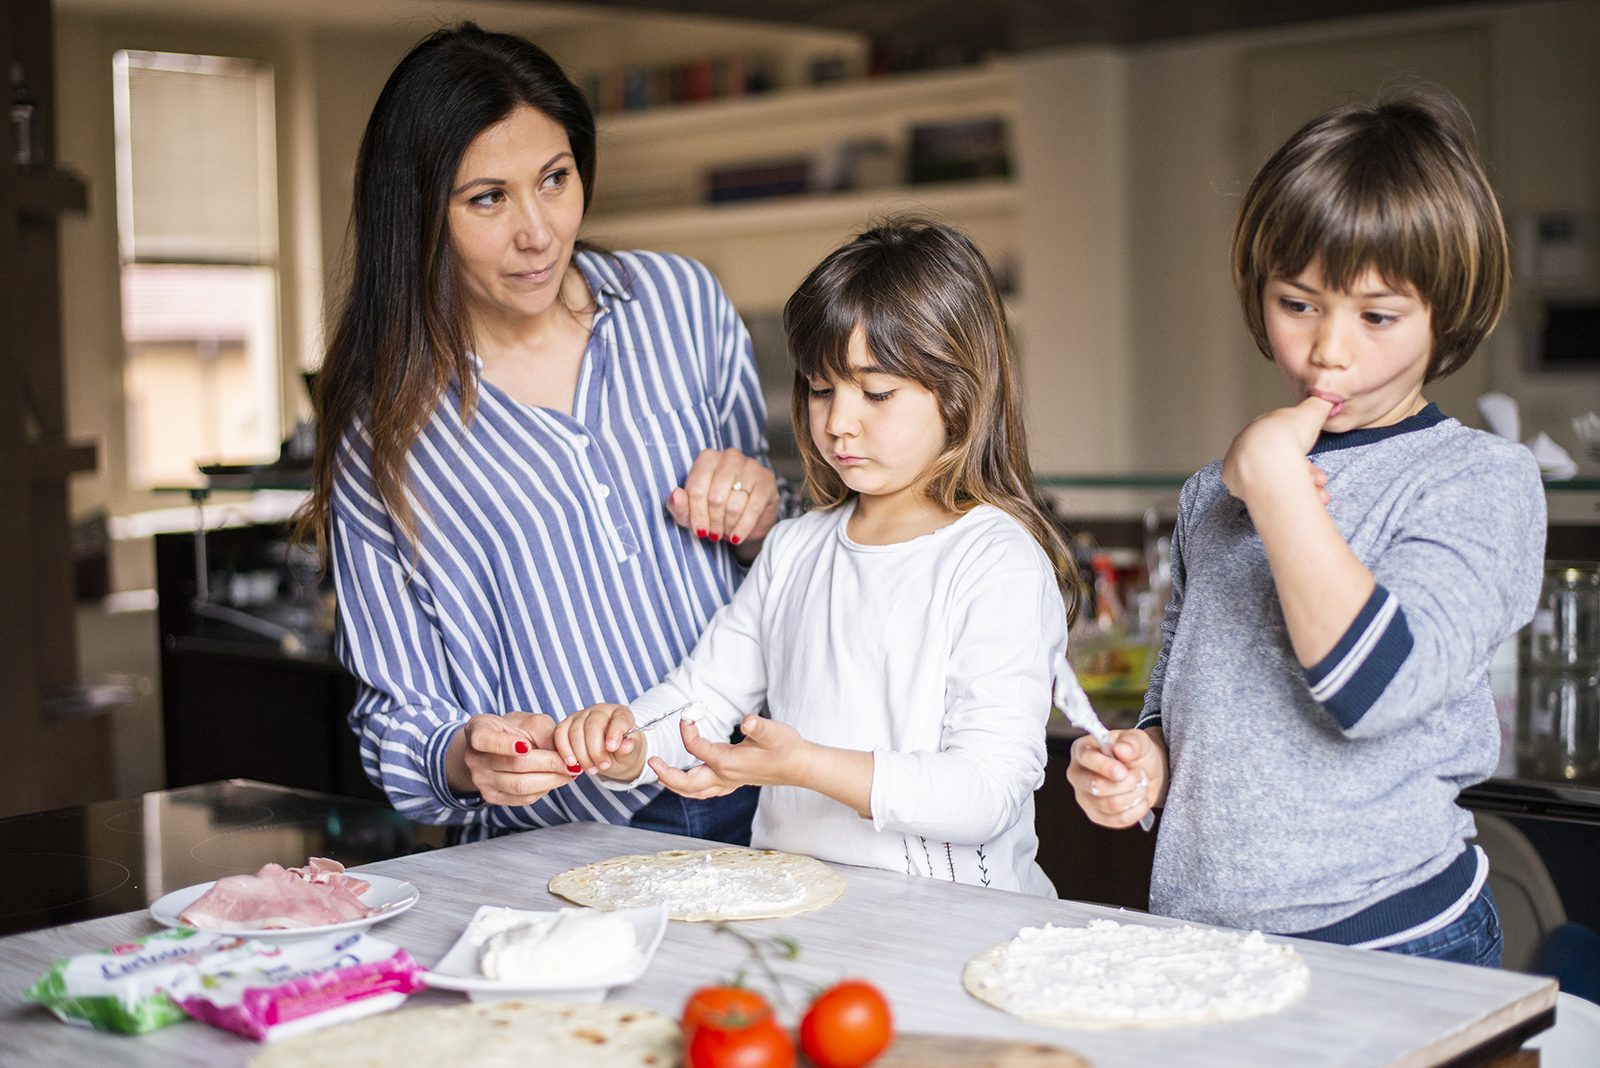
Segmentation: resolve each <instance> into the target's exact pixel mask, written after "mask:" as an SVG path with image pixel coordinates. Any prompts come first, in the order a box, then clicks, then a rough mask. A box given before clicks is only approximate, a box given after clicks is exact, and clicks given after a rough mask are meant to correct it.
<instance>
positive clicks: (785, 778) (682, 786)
mask: <svg viewBox="0 0 1600 1068" xmlns="http://www.w3.org/2000/svg"><path fill="white" fill-rule="evenodd" d="M739 729H740V730H741V731H743V732H744V741H742V742H740V743H739V744H738V745H730V744H728V743H727V742H713V741H709V740H707V739H705V738H703V737H701V736H700V729H699V728H698V727H696V726H695V725H694V724H693V723H689V722H687V721H682V722H680V723H679V724H678V730H679V731H680V732H681V733H682V735H683V745H684V748H686V749H688V750H689V754H690V755H691V756H693V757H696V758H697V759H699V760H700V761H701V762H702V763H701V765H700V766H699V767H697V768H690V769H688V770H687V771H679V770H678V769H677V768H673V767H669V766H668V765H667V762H666V761H664V760H662V759H661V758H660V757H652V758H651V760H650V766H651V767H652V768H654V769H655V773H656V777H657V778H659V779H660V780H661V785H663V786H665V787H666V788H667V789H669V790H671V791H672V792H673V793H675V794H682V795H683V796H684V797H721V796H722V795H723V794H729V793H732V792H733V791H734V790H736V789H738V788H739V787H741V786H806V785H809V783H807V782H806V781H805V779H806V775H805V771H804V768H805V763H806V758H807V756H808V755H809V752H810V749H811V743H810V742H808V741H806V740H805V739H804V738H802V737H801V736H800V732H799V731H797V730H795V729H794V728H793V727H791V726H789V725H788V724H787V723H778V722H777V721H775V720H770V719H762V718H761V717H760V716H746V717H744V722H743V723H741V724H739Z"/></svg>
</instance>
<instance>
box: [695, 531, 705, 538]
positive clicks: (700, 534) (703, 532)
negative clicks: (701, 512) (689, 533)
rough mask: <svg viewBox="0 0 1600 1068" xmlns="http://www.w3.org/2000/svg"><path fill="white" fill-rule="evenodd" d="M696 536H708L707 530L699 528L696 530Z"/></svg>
mask: <svg viewBox="0 0 1600 1068" xmlns="http://www.w3.org/2000/svg"><path fill="white" fill-rule="evenodd" d="M694 536H695V537H697V538H703V537H705V536H706V532H705V531H703V530H697V531H695V532H694Z"/></svg>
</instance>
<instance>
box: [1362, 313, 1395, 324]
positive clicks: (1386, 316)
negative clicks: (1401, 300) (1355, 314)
mask: <svg viewBox="0 0 1600 1068" xmlns="http://www.w3.org/2000/svg"><path fill="white" fill-rule="evenodd" d="M1361 317H1362V318H1363V319H1365V320H1366V321H1367V322H1369V323H1371V324H1372V325H1373V326H1388V325H1389V324H1390V323H1393V322H1397V321H1398V320H1399V319H1400V316H1398V315H1391V314H1390V313H1388V312H1362V313H1361Z"/></svg>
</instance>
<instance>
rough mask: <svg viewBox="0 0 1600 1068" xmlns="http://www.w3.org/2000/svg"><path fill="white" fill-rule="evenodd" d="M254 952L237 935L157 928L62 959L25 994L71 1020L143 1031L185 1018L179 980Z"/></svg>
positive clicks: (129, 1031)
mask: <svg viewBox="0 0 1600 1068" xmlns="http://www.w3.org/2000/svg"><path fill="white" fill-rule="evenodd" d="M251 952H252V947H251V943H249V942H247V941H246V940H245V939H243V938H239V937H237V936H235V935H220V934H207V933H205V932H203V931H191V930H168V931H157V932H156V933H155V934H153V935H150V936H148V937H146V938H138V939H134V940H133V941H131V942H122V943H119V944H118V945H115V946H111V947H109V948H107V949H102V950H99V951H97V952H94V953H80V954H78V955H77V956H74V957H68V958H66V959H65V960H58V961H56V962H55V963H54V964H52V965H50V969H49V971H47V972H45V974H44V976H43V977H42V978H40V980H39V981H38V982H37V983H34V984H33V986H31V987H29V988H28V989H27V990H26V991H25V992H24V993H23V995H22V997H23V999H24V1000H25V1001H32V1002H36V1003H37V1004H40V1005H43V1006H44V1007H45V1008H47V1009H49V1010H50V1011H51V1012H53V1013H55V1014H56V1016H58V1017H60V1018H61V1019H62V1020H65V1021H66V1022H67V1023H69V1024H77V1025H80V1026H84V1027H93V1028H96V1029H98V1030H101V1031H115V1032H118V1033H121V1034H125V1035H141V1034H144V1033H145V1032H146V1031H154V1030H155V1029H156V1028H158V1027H165V1026H167V1025H168V1024H170V1023H175V1022H177V1021H178V1020H181V1019H183V1018H184V1013H183V1010H182V1009H180V1008H179V1007H178V1006H177V1005H176V1004H175V1003H174V1002H173V1001H172V999H171V997H169V996H168V993H167V991H168V990H170V989H171V987H172V985H173V984H174V983H176V982H178V980H179V979H181V978H182V977H184V976H186V975H193V974H196V973H198V972H199V971H200V970H201V969H203V968H207V967H213V966H225V965H226V963H227V962H228V961H230V960H234V959H237V958H240V957H244V956H248V955H249V954H250V953H251Z"/></svg>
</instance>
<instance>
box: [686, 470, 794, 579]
mask: <svg viewBox="0 0 1600 1068" xmlns="http://www.w3.org/2000/svg"><path fill="white" fill-rule="evenodd" d="M667 511H668V512H670V513H671V514H672V520H673V522H675V523H677V524H678V525H679V526H680V527H683V528H684V529H685V530H692V531H694V532H695V536H696V537H700V538H709V539H711V540H712V541H721V540H724V539H726V541H727V542H728V544H729V545H732V546H734V553H735V555H737V556H738V557H739V559H741V560H744V561H750V560H754V559H755V557H756V552H757V551H758V550H759V549H760V545H761V539H762V538H765V537H766V536H767V532H768V531H770V530H771V529H772V527H773V525H774V524H775V523H777V521H778V479H777V476H776V475H774V474H773V473H772V471H771V470H770V469H768V468H766V467H764V466H762V464H761V462H760V461H758V460H756V459H754V458H752V457H749V456H746V455H745V454H744V453H742V452H740V451H739V450H738V449H705V450H703V451H702V452H701V453H700V455H699V456H696V457H695V460H694V466H693V467H691V468H689V474H688V475H687V476H685V478H684V480H683V485H682V486H680V487H679V488H677V489H675V490H673V491H672V492H671V493H670V494H669V495H668V496H667Z"/></svg>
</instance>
